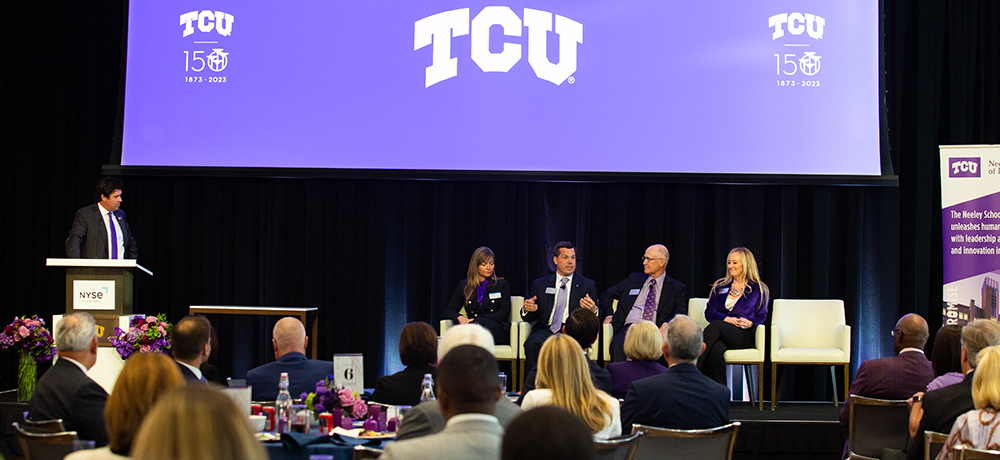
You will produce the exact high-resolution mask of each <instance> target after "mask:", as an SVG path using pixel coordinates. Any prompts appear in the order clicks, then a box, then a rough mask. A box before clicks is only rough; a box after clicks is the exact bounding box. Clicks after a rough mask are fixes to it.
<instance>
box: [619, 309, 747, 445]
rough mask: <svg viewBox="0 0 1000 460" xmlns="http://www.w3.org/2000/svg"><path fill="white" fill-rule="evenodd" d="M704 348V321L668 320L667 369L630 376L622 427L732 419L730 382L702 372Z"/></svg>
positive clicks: (693, 425)
mask: <svg viewBox="0 0 1000 460" xmlns="http://www.w3.org/2000/svg"><path fill="white" fill-rule="evenodd" d="M704 351H705V343H704V342H703V341H702V331H701V327H699V326H698V323H697V322H695V320H693V319H691V318H690V317H688V316H687V315H677V316H675V317H674V319H673V320H671V321H670V323H669V325H668V326H667V328H666V331H665V332H664V337H663V356H664V357H665V358H666V360H667V364H669V366H670V367H669V368H668V369H667V371H666V372H664V373H662V374H660V375H654V376H652V377H649V378H645V379H642V380H636V381H634V382H632V385H631V386H630V387H629V389H628V395H626V396H625V402H624V403H623V404H622V429H623V430H624V432H625V433H631V432H632V425H634V424H642V425H647V426H655V427H660V428H676V429H685V430H694V429H703V428H714V427H717V426H722V425H725V424H727V423H729V388H726V387H725V386H724V385H720V384H719V383H717V382H716V381H715V380H712V379H710V378H708V377H707V376H705V375H704V374H702V373H701V371H699V370H698V367H697V366H696V363H697V362H698V355H700V354H701V353H703V352H704Z"/></svg>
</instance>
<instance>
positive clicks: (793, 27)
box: [767, 13, 826, 40]
mask: <svg viewBox="0 0 1000 460" xmlns="http://www.w3.org/2000/svg"><path fill="white" fill-rule="evenodd" d="M767 25H768V27H771V28H772V29H774V32H773V33H772V34H771V40H777V39H779V38H781V37H784V36H785V30H786V25H787V30H788V33H790V34H792V35H802V33H803V32H805V33H807V34H808V35H809V36H810V37H812V38H815V39H816V40H819V39H821V38H823V26H825V25H826V19H823V17H822V16H817V15H815V14H809V13H781V14H776V15H774V16H771V17H769V18H767Z"/></svg>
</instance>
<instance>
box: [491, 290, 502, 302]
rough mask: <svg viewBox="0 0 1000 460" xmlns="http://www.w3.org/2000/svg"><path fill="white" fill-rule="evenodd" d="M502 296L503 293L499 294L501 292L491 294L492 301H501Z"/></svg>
mask: <svg viewBox="0 0 1000 460" xmlns="http://www.w3.org/2000/svg"><path fill="white" fill-rule="evenodd" d="M501 295H502V294H501V293H499V292H491V293H490V300H496V299H499V298H500V296H501Z"/></svg>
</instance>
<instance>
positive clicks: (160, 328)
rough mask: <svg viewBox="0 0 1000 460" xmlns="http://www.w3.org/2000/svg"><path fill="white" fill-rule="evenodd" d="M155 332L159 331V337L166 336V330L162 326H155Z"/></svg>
mask: <svg viewBox="0 0 1000 460" xmlns="http://www.w3.org/2000/svg"><path fill="white" fill-rule="evenodd" d="M156 330H157V331H160V335H167V330H166V329H164V328H163V326H156Z"/></svg>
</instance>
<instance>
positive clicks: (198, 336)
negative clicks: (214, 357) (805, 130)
mask: <svg viewBox="0 0 1000 460" xmlns="http://www.w3.org/2000/svg"><path fill="white" fill-rule="evenodd" d="M211 338H212V326H211V324H209V322H208V318H205V317H204V316H201V315H188V316H185V317H183V318H181V320H180V321H178V322H177V324H176V325H174V327H173V329H171V330H170V353H171V354H172V355H173V356H174V361H177V368H178V369H180V371H181V375H183V376H184V378H185V379H187V381H188V383H195V384H197V383H202V384H206V385H207V384H208V380H207V379H206V378H205V376H203V375H202V374H201V364H202V363H204V362H205V361H207V360H208V356H209V355H210V354H211V353H212V343H211Z"/></svg>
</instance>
